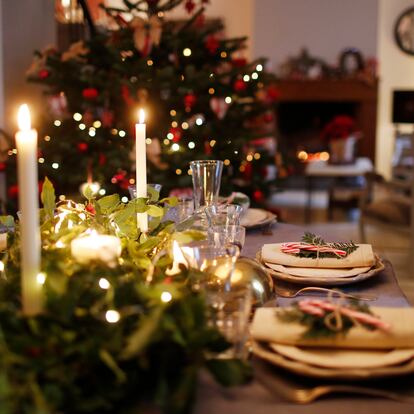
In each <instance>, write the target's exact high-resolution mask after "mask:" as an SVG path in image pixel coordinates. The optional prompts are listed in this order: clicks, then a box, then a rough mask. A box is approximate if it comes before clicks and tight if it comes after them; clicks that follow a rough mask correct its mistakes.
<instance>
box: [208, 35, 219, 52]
mask: <svg viewBox="0 0 414 414" xmlns="http://www.w3.org/2000/svg"><path fill="white" fill-rule="evenodd" d="M205 46H206V49H207V50H208V51H209V52H210V53H211V54H212V55H214V53H216V52H217V49H218V48H219V47H220V41H219V40H218V39H217V37H216V36H214V35H210V36H208V37H207V40H206V43H205Z"/></svg>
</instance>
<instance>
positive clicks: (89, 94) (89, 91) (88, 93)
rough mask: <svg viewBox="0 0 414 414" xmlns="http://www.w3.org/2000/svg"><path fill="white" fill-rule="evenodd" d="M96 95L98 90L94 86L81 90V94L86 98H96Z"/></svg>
mask: <svg viewBox="0 0 414 414" xmlns="http://www.w3.org/2000/svg"><path fill="white" fill-rule="evenodd" d="M98 95H99V92H98V89H96V88H85V89H84V90H83V91H82V96H83V97H84V98H85V99H88V100H91V101H93V100H94V99H96V98H97V97H98Z"/></svg>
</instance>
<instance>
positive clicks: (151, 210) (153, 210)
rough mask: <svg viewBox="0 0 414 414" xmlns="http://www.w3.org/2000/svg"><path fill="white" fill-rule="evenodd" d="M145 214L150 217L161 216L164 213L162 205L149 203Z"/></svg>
mask: <svg viewBox="0 0 414 414" xmlns="http://www.w3.org/2000/svg"><path fill="white" fill-rule="evenodd" d="M147 214H148V215H149V216H152V217H162V216H163V215H164V210H163V209H162V207H158V206H154V205H150V206H148V209H147Z"/></svg>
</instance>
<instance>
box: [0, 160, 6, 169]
mask: <svg viewBox="0 0 414 414" xmlns="http://www.w3.org/2000/svg"><path fill="white" fill-rule="evenodd" d="M5 169H6V163H5V162H0V171H4V170H5Z"/></svg>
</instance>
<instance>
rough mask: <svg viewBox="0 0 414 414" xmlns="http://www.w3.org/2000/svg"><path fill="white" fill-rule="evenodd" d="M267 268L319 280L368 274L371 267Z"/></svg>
mask: <svg viewBox="0 0 414 414" xmlns="http://www.w3.org/2000/svg"><path fill="white" fill-rule="evenodd" d="M265 264H266V266H267V267H269V268H270V269H273V270H276V271H277V272H280V273H286V274H288V275H292V276H299V277H310V278H315V277H317V278H319V279H332V278H333V277H352V276H356V275H360V274H361V273H365V272H368V270H369V269H371V267H369V266H365V267H353V268H352V269H348V268H347V267H344V268H340V269H339V268H337V269H332V268H331V269H329V268H324V267H319V268H314V267H290V266H282V265H278V264H274V263H265Z"/></svg>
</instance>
